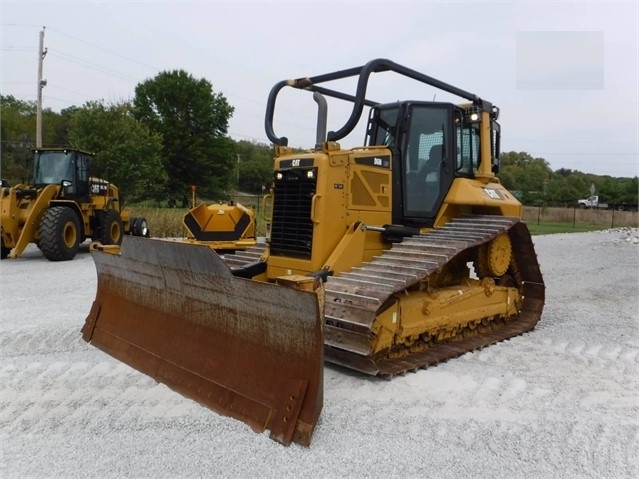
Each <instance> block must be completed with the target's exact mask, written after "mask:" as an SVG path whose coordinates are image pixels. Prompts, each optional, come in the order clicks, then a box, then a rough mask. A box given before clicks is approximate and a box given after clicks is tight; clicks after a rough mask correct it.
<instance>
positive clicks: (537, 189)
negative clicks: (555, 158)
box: [499, 151, 553, 204]
mask: <svg viewBox="0 0 639 479" xmlns="http://www.w3.org/2000/svg"><path fill="white" fill-rule="evenodd" d="M500 160H501V165H500V173H499V178H500V179H502V178H504V179H506V181H507V182H508V183H509V185H508V186H507V187H509V188H510V189H513V190H521V191H522V194H523V202H524V203H525V204H530V203H538V202H547V198H546V187H547V185H548V183H549V182H550V180H551V179H552V178H553V172H552V170H551V169H550V165H549V164H548V162H547V161H546V160H545V159H543V158H534V157H533V156H532V155H530V154H529V153H526V152H514V151H509V152H505V153H502V154H501V156H500Z"/></svg>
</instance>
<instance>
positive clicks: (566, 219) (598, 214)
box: [522, 206, 639, 228]
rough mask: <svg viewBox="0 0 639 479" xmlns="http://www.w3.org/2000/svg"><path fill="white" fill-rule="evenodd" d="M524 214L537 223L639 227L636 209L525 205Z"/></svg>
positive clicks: (529, 221) (528, 219) (638, 214)
mask: <svg viewBox="0 0 639 479" xmlns="http://www.w3.org/2000/svg"><path fill="white" fill-rule="evenodd" d="M522 216H523V220H524V221H526V222H528V223H536V224H540V223H571V224H572V225H573V227H577V226H578V225H587V226H591V225H596V226H604V227H606V228H618V227H622V226H629V227H635V228H637V227H639V213H637V212H636V211H618V210H604V209H596V208H552V207H542V206H538V207H537V206H524V212H523V215H522Z"/></svg>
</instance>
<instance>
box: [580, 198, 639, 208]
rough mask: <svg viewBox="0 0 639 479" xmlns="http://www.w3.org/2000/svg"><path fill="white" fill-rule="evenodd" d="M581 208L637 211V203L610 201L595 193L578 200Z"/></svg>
mask: <svg viewBox="0 0 639 479" xmlns="http://www.w3.org/2000/svg"><path fill="white" fill-rule="evenodd" d="M577 206H578V207H579V208H598V209H603V210H619V211H637V204H636V203H608V202H605V200H604V198H603V197H602V196H599V195H593V196H591V197H590V198H586V199H583V200H577Z"/></svg>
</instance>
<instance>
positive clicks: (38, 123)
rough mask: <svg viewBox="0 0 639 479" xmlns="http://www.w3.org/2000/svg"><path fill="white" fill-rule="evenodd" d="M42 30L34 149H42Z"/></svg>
mask: <svg viewBox="0 0 639 479" xmlns="http://www.w3.org/2000/svg"><path fill="white" fill-rule="evenodd" d="M44 29H45V27H42V31H41V32H40V48H39V49H38V102H37V105H36V148H40V147H42V89H43V88H44V87H45V86H46V84H47V81H46V80H43V79H42V61H43V60H44V57H45V56H46V55H47V50H46V48H44Z"/></svg>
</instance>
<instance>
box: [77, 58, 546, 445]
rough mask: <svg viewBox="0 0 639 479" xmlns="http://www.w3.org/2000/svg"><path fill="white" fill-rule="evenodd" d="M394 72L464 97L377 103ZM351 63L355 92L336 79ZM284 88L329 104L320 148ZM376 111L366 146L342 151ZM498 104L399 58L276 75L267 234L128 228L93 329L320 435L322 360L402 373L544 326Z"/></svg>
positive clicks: (292, 432) (230, 407) (111, 345)
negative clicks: (220, 244) (293, 135)
mask: <svg viewBox="0 0 639 479" xmlns="http://www.w3.org/2000/svg"><path fill="white" fill-rule="evenodd" d="M381 72H393V73H395V74H397V75H400V76H401V77H405V78H408V79H412V80H415V81H416V82H417V86H418V87H419V88H425V90H426V91H425V92H424V93H425V96H426V95H428V96H429V97H431V96H432V94H433V93H432V89H433V88H435V89H436V90H443V91H444V92H446V93H448V94H450V95H454V96H456V97H460V98H462V99H463V101H462V102H461V103H459V104H453V103H445V102H435V101H423V100H419V101H408V100H406V101H395V102H392V103H379V102H376V101H374V100H373V99H371V98H369V95H368V94H367V85H368V82H369V79H370V77H371V75H373V74H376V73H381ZM350 77H353V78H355V79H356V80H357V86H356V90H355V92H354V93H353V92H345V91H343V89H339V90H338V89H336V88H335V87H330V85H331V83H330V82H333V81H335V80H342V79H346V78H350ZM327 84H328V85H327ZM333 84H334V83H333ZM285 87H289V88H294V89H300V90H306V91H309V92H311V93H312V94H313V99H314V100H315V101H316V103H317V105H318V121H317V125H318V128H317V138H316V140H317V141H316V146H315V148H313V149H311V150H309V151H308V152H306V153H301V154H300V153H295V152H293V151H292V149H290V148H289V147H288V140H287V138H286V137H280V136H277V135H276V134H275V132H274V129H273V117H274V111H275V105H276V100H277V97H278V94H279V92H280V91H281V90H282V89H283V88H285ZM395 96H399V95H395ZM327 97H330V98H331V99H337V100H342V101H346V102H350V103H351V104H352V112H351V114H350V117H349V118H348V119H347V121H346V123H345V124H344V125H343V126H342V127H341V128H340V129H339V130H337V131H328V132H327V131H326V130H327V128H326V125H327V116H328V115H327V104H328V102H327ZM364 108H368V123H367V127H366V132H365V142H364V145H363V146H361V147H354V148H342V147H341V146H340V144H339V143H338V141H340V140H342V139H344V138H345V137H346V136H347V135H349V134H350V133H351V132H352V130H353V129H354V128H355V127H356V126H357V124H358V122H359V120H360V118H361V117H362V114H363V111H364ZM498 116H499V109H498V108H497V107H495V106H494V105H492V104H491V103H490V102H488V101H486V100H484V99H482V98H480V97H478V96H477V95H474V94H472V93H469V92H467V91H464V90H462V89H460V88H457V87H454V86H452V85H449V84H446V83H444V82H442V81H440V80H436V79H434V78H432V77H429V76H427V75H425V74H423V73H420V72H418V71H415V70H412V69H410V68H407V67H405V66H402V65H399V64H397V63H394V62H392V61H390V60H386V59H375V60H372V61H370V62H368V63H366V64H365V65H363V66H360V67H355V68H351V69H347V70H342V71H337V72H332V73H327V74H322V75H317V76H312V77H304V78H298V79H293V80H284V81H281V82H279V83H277V84H276V85H275V86H274V87H273V88H272V90H271V92H270V94H269V97H268V101H267V105H266V116H265V129H266V134H267V136H268V137H269V139H270V140H271V141H272V142H273V144H274V145H275V152H276V158H275V160H274V170H273V183H272V187H271V190H270V194H268V195H267V196H266V197H265V201H266V202H267V203H268V204H269V205H270V206H269V208H265V209H264V211H266V210H268V211H270V215H269V217H268V218H267V219H268V223H269V224H268V228H267V241H266V244H265V245H264V246H263V247H262V248H261V249H260V250H259V251H256V252H253V253H252V254H251V255H245V254H239V253H238V254H237V255H224V258H221V257H220V256H218V255H217V254H216V253H215V252H214V251H212V250H211V249H210V248H208V247H206V246H203V245H197V244H178V243H170V242H166V241H160V240H150V239H143V238H133V237H131V238H128V237H127V238H125V240H124V242H123V244H122V248H121V253H120V254H119V255H114V254H106V253H102V252H95V254H94V260H95V263H96V268H97V271H98V288H97V293H96V298H95V301H94V303H93V306H92V309H91V311H90V313H89V315H88V317H87V319H86V322H85V325H84V327H83V337H84V339H85V340H86V341H89V342H90V343H91V344H93V345H95V346H97V347H98V348H100V349H102V350H104V351H106V352H107V353H109V354H111V355H113V356H114V357H116V358H118V359H120V360H122V361H124V362H125V363H127V364H129V365H131V366H133V367H135V368H137V369H138V370H140V371H142V372H144V373H146V374H148V375H150V376H152V377H153V378H155V379H156V380H158V381H160V382H163V383H165V384H167V385H168V386H169V387H171V388H173V389H174V390H176V391H178V392H180V393H182V394H184V395H186V396H188V397H190V398H193V399H195V400H196V401H198V402H200V403H201V404H203V405H205V406H207V407H209V408H211V409H213V410H215V411H218V412H220V413H222V414H225V415H228V416H231V417H235V418H238V419H240V420H242V421H244V422H246V423H247V424H249V425H251V426H252V427H253V428H254V429H255V430H256V431H264V430H266V429H269V430H270V432H271V438H273V439H275V440H277V441H279V442H281V443H283V444H287V445H288V444H290V443H291V442H296V443H299V444H302V445H309V444H310V440H311V436H312V434H313V431H314V428H315V425H316V423H317V420H318V418H319V415H320V412H321V409H322V405H323V399H322V398H323V365H324V361H328V362H330V363H334V364H336V365H339V366H338V367H345V368H349V369H351V370H355V371H358V372H359V373H361V374H366V375H373V376H378V377H382V378H386V379H387V378H392V377H393V376H396V375H400V374H404V373H405V372H407V371H417V370H419V369H420V368H424V367H427V366H429V365H433V364H436V363H438V362H440V361H445V360H447V359H450V358H453V357H456V356H459V355H461V354H464V353H465V352H468V351H472V350H476V349H479V348H483V347H485V346H488V345H490V344H493V343H495V342H499V341H503V340H505V339H508V338H511V337H513V336H516V335H519V334H522V333H524V332H527V331H530V330H532V329H533V328H534V327H535V324H536V323H537V322H538V320H539V319H540V317H541V313H542V309H543V306H544V294H545V286H544V282H543V278H542V274H541V271H540V268H539V264H538V261H537V257H536V254H535V250H534V246H533V242H532V240H531V235H530V233H529V231H528V228H527V227H526V225H525V224H524V223H522V221H521V213H522V206H521V204H520V203H519V202H518V201H517V199H516V198H515V197H514V196H513V195H512V194H511V193H510V192H508V191H507V190H506V189H505V188H504V187H503V185H501V184H500V182H499V180H498V178H497V177H496V172H497V171H498V168H499V150H500V136H501V132H500V126H499V123H498V122H497V120H498Z"/></svg>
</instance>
